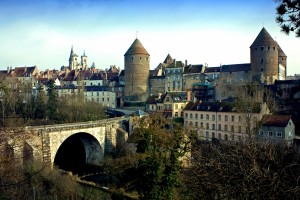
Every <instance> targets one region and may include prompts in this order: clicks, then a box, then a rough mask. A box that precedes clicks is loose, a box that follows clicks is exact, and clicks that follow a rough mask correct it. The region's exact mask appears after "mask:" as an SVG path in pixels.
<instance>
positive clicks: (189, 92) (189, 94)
mask: <svg viewBox="0 0 300 200" xmlns="http://www.w3.org/2000/svg"><path fill="white" fill-rule="evenodd" d="M186 98H187V101H191V91H190V90H188V91H187V92H186Z"/></svg>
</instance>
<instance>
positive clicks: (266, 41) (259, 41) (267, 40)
mask: <svg viewBox="0 0 300 200" xmlns="http://www.w3.org/2000/svg"><path fill="white" fill-rule="evenodd" d="M254 46H278V44H277V42H275V40H274V39H273V38H272V36H271V35H270V34H269V33H268V31H267V30H266V29H265V28H264V27H263V28H262V29H261V31H260V32H259V34H258V36H257V37H256V39H255V40H254V42H253V43H252V45H251V46H250V47H254Z"/></svg>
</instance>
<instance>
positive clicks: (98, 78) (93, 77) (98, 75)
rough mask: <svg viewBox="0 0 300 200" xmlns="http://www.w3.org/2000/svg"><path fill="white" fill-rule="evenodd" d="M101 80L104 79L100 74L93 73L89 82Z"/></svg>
mask: <svg viewBox="0 0 300 200" xmlns="http://www.w3.org/2000/svg"><path fill="white" fill-rule="evenodd" d="M103 79H104V78H103V75H102V74H101V73H94V74H93V75H92V76H91V78H90V80H103Z"/></svg>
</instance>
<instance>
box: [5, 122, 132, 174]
mask: <svg viewBox="0 0 300 200" xmlns="http://www.w3.org/2000/svg"><path fill="white" fill-rule="evenodd" d="M126 120H127V118H126V117H116V118H110V119H104V120H99V121H91V122H82V123H68V124H56V125H45V126H30V127H24V128H22V130H20V133H22V134H16V133H12V132H15V131H12V130H11V131H8V130H6V132H7V131H8V132H10V134H7V133H6V135H11V137H10V138H8V140H7V143H6V148H5V149H6V152H7V151H9V150H10V151H11V152H12V153H13V155H14V157H18V158H20V159H19V161H20V162H26V161H27V160H32V159H33V160H40V161H42V162H43V163H44V164H45V165H50V166H51V167H53V165H54V164H55V165H58V166H59V167H60V168H63V169H65V170H69V168H72V167H74V166H77V165H78V166H79V165H95V164H98V163H100V162H101V161H102V160H103V157H104V155H106V154H110V153H114V151H115V150H116V149H117V148H118V145H121V144H124V143H125V141H126V140H127V137H128V133H127V132H126V131H124V129H123V125H122V124H123V122H124V121H126ZM12 136H13V137H12Z"/></svg>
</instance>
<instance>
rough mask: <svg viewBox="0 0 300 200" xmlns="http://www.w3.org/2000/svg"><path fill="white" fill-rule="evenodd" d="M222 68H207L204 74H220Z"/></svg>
mask: <svg viewBox="0 0 300 200" xmlns="http://www.w3.org/2000/svg"><path fill="white" fill-rule="evenodd" d="M220 70H221V67H206V68H205V70H204V73H214V72H220Z"/></svg>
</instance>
